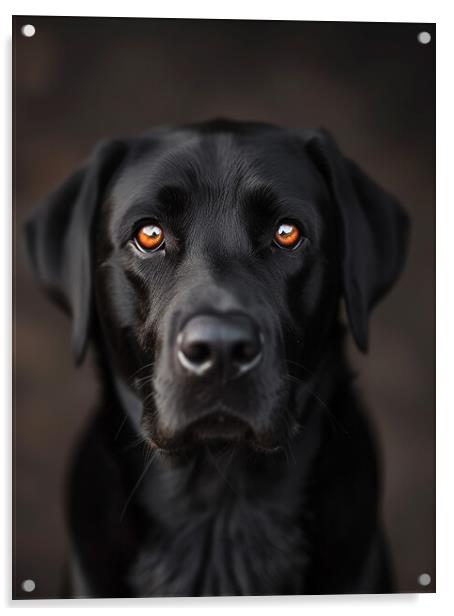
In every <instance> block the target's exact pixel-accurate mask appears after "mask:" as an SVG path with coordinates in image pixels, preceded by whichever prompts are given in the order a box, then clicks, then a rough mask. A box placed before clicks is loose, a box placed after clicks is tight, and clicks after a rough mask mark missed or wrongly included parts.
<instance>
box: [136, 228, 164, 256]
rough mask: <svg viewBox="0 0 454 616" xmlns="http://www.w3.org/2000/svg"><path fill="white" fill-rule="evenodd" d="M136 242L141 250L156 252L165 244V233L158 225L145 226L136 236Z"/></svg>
mask: <svg viewBox="0 0 454 616" xmlns="http://www.w3.org/2000/svg"><path fill="white" fill-rule="evenodd" d="M134 241H135V243H136V246H137V247H138V248H140V249H141V250H146V251H150V250H156V249H157V248H159V247H160V246H161V245H162V243H163V242H164V231H163V230H162V229H161V227H158V225H152V224H150V225H144V226H143V227H141V228H140V229H139V230H138V231H137V233H136V234H135V236H134Z"/></svg>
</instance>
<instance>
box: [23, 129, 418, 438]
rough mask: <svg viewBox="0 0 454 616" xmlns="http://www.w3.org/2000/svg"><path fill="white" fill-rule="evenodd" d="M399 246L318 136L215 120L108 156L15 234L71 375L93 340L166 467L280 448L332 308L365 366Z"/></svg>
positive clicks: (110, 149)
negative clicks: (175, 454)
mask: <svg viewBox="0 0 454 616" xmlns="http://www.w3.org/2000/svg"><path fill="white" fill-rule="evenodd" d="M406 236H407V219H406V216H405V214H404V213H403V211H402V210H401V208H400V206H399V205H398V204H397V203H396V201H395V200H394V199H393V197H391V196H390V195H389V194H387V193H386V192H384V191H383V190H382V189H381V188H379V187H378V186H377V185H376V184H375V183H374V182H373V181H372V180H371V179H369V178H368V177H367V176H366V174H365V173H364V172H363V171H361V169H359V167H357V166H356V165H355V164H354V163H352V162H351V161H350V160H348V159H346V158H345V157H344V156H343V155H342V154H341V152H340V151H339V150H338V148H337V146H336V144H335V143H334V141H333V140H332V138H331V137H330V136H329V135H328V134H327V133H326V132H324V131H322V130H307V131H291V130H288V129H280V128H276V127H272V126H268V125H261V124H243V123H233V122H232V123H230V122H222V121H218V122H212V123H208V124H203V125H197V126H189V127H183V128H176V129H160V130H157V131H153V132H151V133H150V134H148V135H145V136H143V137H141V138H136V139H122V140H116V141H112V142H106V143H103V144H102V145H100V146H99V147H98V149H97V150H96V152H95V153H94V155H93V157H92V159H91V160H90V161H89V162H88V163H87V164H86V165H85V167H83V168H82V169H80V170H79V171H77V172H76V173H75V174H74V175H72V176H71V177H70V178H69V179H68V180H67V181H66V182H65V183H64V184H63V185H62V187H61V188H60V189H59V190H57V191H56V192H55V193H53V194H52V195H50V197H49V198H48V199H46V200H45V202H44V203H43V204H42V206H41V207H40V208H38V209H37V211H36V213H35V215H34V216H33V218H32V219H31V220H30V222H29V223H28V225H27V241H28V246H29V252H30V254H31V258H32V262H33V264H34V267H35V271H36V273H37V276H38V278H39V279H40V281H41V282H42V283H43V284H44V285H45V287H46V288H47V290H48V291H49V292H50V293H51V294H52V296H53V297H54V298H55V299H56V300H57V301H58V302H59V303H60V304H61V305H62V306H63V307H64V308H65V309H66V310H67V311H68V312H69V313H70V314H71V316H72V321H73V347H74V352H75V356H76V359H77V361H79V362H80V361H81V359H82V358H83V355H84V352H85V349H86V346H87V342H88V340H89V339H90V338H91V337H93V336H95V337H96V340H97V342H98V345H99V346H100V347H101V349H102V353H103V355H104V356H105V357H107V359H108V362H109V365H110V369H111V370H112V371H113V373H114V375H115V379H116V380H117V382H118V383H120V386H121V388H123V391H127V392H128V395H129V396H130V397H131V399H132V398H133V399H134V400H136V401H137V400H139V401H140V415H141V417H140V423H141V426H142V430H143V431H144V432H145V434H146V436H147V437H148V438H149V439H150V441H152V442H153V443H154V444H156V445H157V446H158V447H160V448H163V449H167V450H176V449H179V448H181V447H186V446H190V445H196V444H198V443H200V442H212V441H222V442H224V441H238V442H242V443H248V444H249V445H250V446H252V447H254V448H256V449H262V450H269V449H273V448H275V447H277V446H278V445H279V443H280V442H282V440H283V439H285V438H286V437H288V435H289V432H291V431H292V429H293V427H294V425H295V422H296V421H297V415H296V409H295V408H294V407H295V405H294V404H292V402H291V396H292V390H293V383H294V382H295V381H296V380H301V381H302V382H304V381H305V380H309V379H310V375H312V374H313V373H314V372H316V371H317V366H318V363H319V362H320V361H321V358H322V357H323V355H324V353H325V352H326V350H327V348H328V347H329V345H330V344H332V338H333V331H334V328H335V327H336V324H337V318H338V317H337V315H338V311H339V300H340V298H341V296H343V298H344V300H345V304H346V308H347V314H348V319H349V324H350V327H351V331H352V333H353V336H354V338H355V341H356V343H357V345H358V346H359V348H360V349H361V350H363V351H365V350H366V348H367V339H368V333H367V332H368V315H369V311H370V310H371V308H372V306H373V305H374V304H375V303H376V302H377V301H378V300H379V299H380V298H381V297H382V296H383V295H384V294H385V293H386V291H387V290H388V289H389V287H390V286H391V285H392V284H393V282H394V281H395V279H396V277H397V276H398V274H399V272H400V270H401V267H402V264H403V259H404V254H405V249H406ZM94 330H95V331H94ZM295 373H298V374H299V376H298V379H297V378H296V377H295V376H294V375H295ZM126 406H128V405H126ZM135 419H136V420H138V419H139V418H137V417H136V418H135Z"/></svg>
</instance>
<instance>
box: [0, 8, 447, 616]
mask: <svg viewBox="0 0 454 616" xmlns="http://www.w3.org/2000/svg"><path fill="white" fill-rule="evenodd" d="M449 4H450V3H448V2H445V1H443V0H430V1H429V0H425V1H424V2H421V1H415V0H413V1H405V0H380V2H364V0H363V1H361V2H359V1H354V0H343V1H342V2H339V1H334V0H332V1H322V2H321V1H320V0H317V1H316V2H307V1H305V2H304V1H301V2H291V1H289V0H279V2H276V3H269V5H268V6H264V3H263V2H259V1H255V2H252V1H249V2H247V1H242V2H240V1H238V0H230V1H229V2H228V3H224V4H221V3H214V2H212V1H210V2H202V1H197V0H191V1H186V2H184V1H180V2H177V1H171V0H167V1H166V2H162V3H158V2H152V1H148V2H147V1H142V2H139V1H135V0H128V1H127V2H124V3H120V2H116V3H109V4H107V3H105V2H100V1H99V0H90V1H87V0H78V2H64V3H62V2H61V1H60V2H57V1H44V0H43V1H40V2H39V3H36V2H31V1H28V2H25V1H24V2H9V3H8V2H6V3H4V4H3V5H2V8H1V19H0V27H1V30H2V52H3V53H2V61H1V70H2V72H3V79H2V80H1V83H2V85H3V87H2V88H1V92H2V95H0V99H1V104H2V112H1V114H0V118H1V127H0V128H1V132H0V135H1V137H2V145H3V147H2V151H1V161H0V174H1V175H0V183H1V186H2V192H3V200H2V207H1V208H0V216H1V218H0V232H1V245H2V249H3V258H2V259H1V264H0V276H1V282H2V285H1V289H2V295H1V302H0V311H1V312H0V317H1V318H0V323H1V330H0V336H1V337H0V340H1V341H2V343H1V345H0V346H1V362H2V369H1V370H0V378H1V383H0V392H1V394H2V396H3V404H2V406H1V411H0V412H1V415H2V418H1V420H2V430H1V435H2V444H3V447H1V452H2V453H1V471H0V477H1V480H2V488H1V492H0V502H1V505H0V507H1V512H0V513H1V519H0V529H1V533H2V535H1V537H0V546H1V547H0V549H1V552H2V558H1V561H0V565H1V567H0V589H1V590H0V592H1V603H2V604H3V606H5V607H7V608H12V609H15V610H18V611H19V612H22V611H23V610H25V609H28V608H30V607H33V608H34V609H38V610H40V609H46V610H47V609H49V608H58V609H59V610H66V609H72V610H75V611H79V610H83V613H84V614H87V613H90V612H91V611H92V610H95V609H98V610H101V612H102V611H104V612H105V613H109V612H110V611H111V610H112V609H115V608H120V609H128V608H131V607H134V608H138V609H146V610H153V614H156V613H157V612H161V611H162V612H165V613H166V614H169V613H173V612H176V611H180V610H184V612H185V613H186V614H199V613H201V612H204V613H208V612H211V611H213V610H215V611H220V612H225V611H227V610H235V612H238V613H241V612H243V613H247V612H249V611H250V610H251V609H254V610H260V612H261V614H275V612H276V611H277V610H282V609H283V610H285V612H286V613H291V614H293V613H294V614H297V613H298V614H301V613H312V612H316V613H318V614H322V615H323V614H332V613H333V611H335V613H336V616H343V615H346V614H348V615H350V614H364V612H365V611H367V613H370V614H382V613H383V612H384V611H386V613H387V614H397V613H399V614H409V613H412V614H421V615H424V616H426V615H427V614H428V613H429V611H430V612H431V613H436V614H438V613H440V614H441V613H445V612H446V611H447V610H448V609H452V607H453V606H454V595H453V594H452V590H451V588H452V577H453V576H454V567H453V562H452V561H453V560H454V544H453V535H454V530H453V529H454V508H453V490H452V486H453V485H454V481H453V472H454V460H453V450H454V420H453V417H454V408H453V397H454V396H453V381H454V378H453V377H454V374H453V373H454V361H453V354H454V353H453V352H454V340H453V325H452V322H453V320H454V301H453V292H452V281H453V277H454V274H453V270H454V258H453V247H454V242H453V231H454V194H453V192H454V191H453V178H454V173H453V172H454V169H453V166H454V154H453V144H454V135H453V113H454V96H453V79H452V72H453V59H454V49H453V42H452V41H453V40H454V36H453V28H454V19H453V10H452V9H451V8H450V7H449ZM12 14H16V15H21V14H22V15H33V14H34V15H81V16H82V15H87V16H106V15H109V16H130V17H193V18H196V17H199V18H218V19H219V18H230V19H241V18H242V19H301V20H320V21H323V20H324V21H403V22H422V23H428V22H437V36H436V38H437V160H438V164H437V211H438V216H437V373H438V378H437V593H436V594H421V595H417V594H414V595H382V596H379V595H371V596H367V595H363V596H328V597H326V596H325V597H282V598H280V597H271V598H267V597H265V598H223V599H166V600H163V599H138V600H122V599H120V600H118V599H115V600H79V601H62V600H54V601H50V600H49V601H15V602H12V601H11V340H12V338H11V213H10V209H11V206H10V204H11V123H12V120H11V15H12ZM421 88H424V83H421ZM409 515H411V512H409ZM451 613H452V612H451Z"/></svg>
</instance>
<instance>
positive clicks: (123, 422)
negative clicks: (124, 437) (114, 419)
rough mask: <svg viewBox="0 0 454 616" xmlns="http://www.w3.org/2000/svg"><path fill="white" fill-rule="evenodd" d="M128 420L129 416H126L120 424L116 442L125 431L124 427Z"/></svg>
mask: <svg viewBox="0 0 454 616" xmlns="http://www.w3.org/2000/svg"><path fill="white" fill-rule="evenodd" d="M127 419H128V416H127V415H125V416H124V418H123V420H122V422H121V423H120V426H119V428H118V430H117V432H116V434H115V436H114V441H116V440H118V437H119V436H120V432H121V431H122V430H123V428H124V425H125V423H126V421H127Z"/></svg>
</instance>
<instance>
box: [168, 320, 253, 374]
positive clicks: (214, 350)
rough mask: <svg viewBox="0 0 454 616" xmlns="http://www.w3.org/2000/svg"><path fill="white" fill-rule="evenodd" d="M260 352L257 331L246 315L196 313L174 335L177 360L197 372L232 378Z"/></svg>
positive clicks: (249, 365)
mask: <svg viewBox="0 0 454 616" xmlns="http://www.w3.org/2000/svg"><path fill="white" fill-rule="evenodd" d="M261 353H262V342H261V336H260V332H259V331H258V328H257V327H256V326H255V324H254V322H253V321H252V319H250V318H249V317H248V316H246V315H240V314H232V315H222V316H215V315H209V314H205V315H198V316H196V317H193V318H192V319H190V320H189V321H188V322H187V323H186V325H185V326H184V327H183V329H182V330H181V332H180V333H179V334H178V337H177V356H178V361H179V362H180V364H181V366H183V368H184V369H185V370H187V371H188V372H190V373H191V374H193V375H196V376H208V375H210V376H214V375H219V376H220V377H222V378H223V379H224V380H230V379H234V378H236V377H238V376H241V375H242V374H245V373H246V372H248V371H249V370H251V369H252V368H254V367H255V366H256V365H257V364H258V362H259V361H260V357H261Z"/></svg>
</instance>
